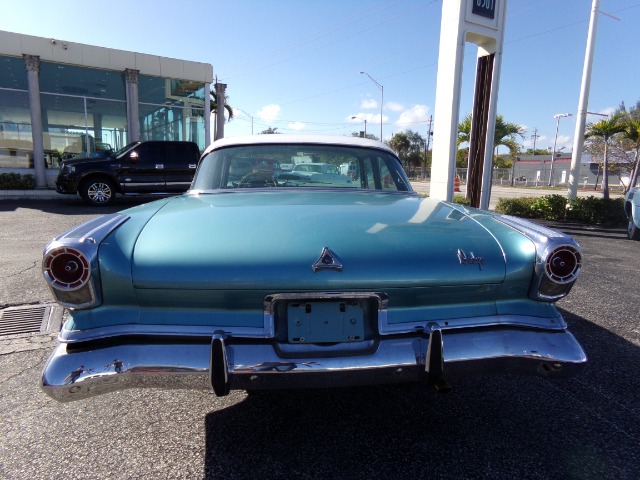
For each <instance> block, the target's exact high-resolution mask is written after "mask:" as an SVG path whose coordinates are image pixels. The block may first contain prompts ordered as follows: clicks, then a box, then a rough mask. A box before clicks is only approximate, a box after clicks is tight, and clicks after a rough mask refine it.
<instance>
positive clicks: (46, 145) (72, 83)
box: [0, 31, 213, 188]
mask: <svg viewBox="0 0 640 480" xmlns="http://www.w3.org/2000/svg"><path fill="white" fill-rule="evenodd" d="M212 81H213V67H212V66H211V65H210V64H208V63H199V62H192V61H186V60H178V59H174V58H166V57H159V56H156V55H148V54H143V53H136V52H129V51H123V50H115V49H110V48H105V47H96V46H92V45H83V44H80V43H74V42H68V41H65V40H60V39H56V38H41V37H34V36H30V35H22V34H16V33H10V32H4V31H0V173H6V172H15V173H21V174H32V175H34V177H35V179H36V185H37V187H40V188H44V187H47V186H49V187H51V186H53V185H54V181H55V176H56V174H57V169H58V165H59V163H60V161H61V160H63V159H64V158H70V157H72V156H74V155H87V156H90V155H92V154H99V152H101V151H104V150H108V149H113V150H118V149H119V148H121V147H123V146H125V145H127V144H128V143H130V142H133V141H137V140H189V141H194V142H196V143H197V144H198V146H199V148H200V150H204V149H205V148H206V147H207V145H208V144H209V143H210V138H211V134H210V128H211V122H210V112H209V91H210V89H211V83H212ZM205 99H206V104H205Z"/></svg>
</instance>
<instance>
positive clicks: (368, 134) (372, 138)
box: [351, 132, 378, 140]
mask: <svg viewBox="0 0 640 480" xmlns="http://www.w3.org/2000/svg"><path fill="white" fill-rule="evenodd" d="M351 136H352V137H360V136H361V135H360V132H351ZM364 138H368V139H369V140H378V137H376V136H375V135H374V134H372V133H367V134H366V135H365V136H364Z"/></svg>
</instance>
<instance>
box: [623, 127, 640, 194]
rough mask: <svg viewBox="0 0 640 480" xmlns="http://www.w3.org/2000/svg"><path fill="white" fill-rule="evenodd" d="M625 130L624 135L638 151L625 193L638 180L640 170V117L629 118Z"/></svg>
mask: <svg viewBox="0 0 640 480" xmlns="http://www.w3.org/2000/svg"><path fill="white" fill-rule="evenodd" d="M624 125H625V127H626V128H625V131H624V132H623V133H622V137H623V138H624V139H626V140H628V141H629V142H630V143H631V144H632V145H633V148H634V149H635V151H636V154H635V161H634V167H633V169H632V170H631V175H629V184H628V185H627V186H625V188H624V193H625V194H626V193H627V192H628V191H629V190H631V189H632V188H633V187H634V186H635V185H636V183H637V181H638V173H639V172H640V118H628V119H627V120H626V121H625V122H624Z"/></svg>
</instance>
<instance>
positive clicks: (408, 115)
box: [396, 105, 429, 125]
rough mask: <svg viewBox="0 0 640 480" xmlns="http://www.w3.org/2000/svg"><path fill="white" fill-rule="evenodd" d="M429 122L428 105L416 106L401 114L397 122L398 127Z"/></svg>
mask: <svg viewBox="0 0 640 480" xmlns="http://www.w3.org/2000/svg"><path fill="white" fill-rule="evenodd" d="M427 120H429V107H427V106H426V105H414V106H413V107H411V108H409V109H407V110H404V111H403V112H402V113H401V114H400V117H398V120H396V125H404V124H410V123H418V122H426V121H427Z"/></svg>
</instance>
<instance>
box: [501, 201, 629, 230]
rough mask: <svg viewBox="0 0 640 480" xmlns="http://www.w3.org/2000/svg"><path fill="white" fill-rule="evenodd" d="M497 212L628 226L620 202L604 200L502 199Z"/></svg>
mask: <svg viewBox="0 0 640 480" xmlns="http://www.w3.org/2000/svg"><path fill="white" fill-rule="evenodd" d="M496 212H498V213H502V214H505V215H515V216H518V217H525V218H540V219H544V220H566V221H571V222H581V223H590V224H605V225H626V223H627V217H626V216H625V214H624V199H622V198H616V199H609V200H605V199H603V198H596V197H593V196H591V197H578V198H576V199H575V200H568V199H567V198H566V197H564V196H563V195H545V196H543V197H539V198H533V197H531V198H529V197H524V198H501V199H499V200H498V203H497V205H496Z"/></svg>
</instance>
